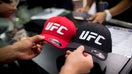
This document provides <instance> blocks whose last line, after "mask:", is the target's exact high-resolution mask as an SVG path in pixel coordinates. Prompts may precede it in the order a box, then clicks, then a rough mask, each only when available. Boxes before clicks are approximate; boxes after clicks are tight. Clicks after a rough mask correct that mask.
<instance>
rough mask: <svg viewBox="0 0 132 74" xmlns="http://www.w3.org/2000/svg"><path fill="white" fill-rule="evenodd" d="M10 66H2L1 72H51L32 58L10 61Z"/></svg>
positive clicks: (26, 73)
mask: <svg viewBox="0 0 132 74" xmlns="http://www.w3.org/2000/svg"><path fill="white" fill-rule="evenodd" d="M7 65H8V66H4V65H1V66H0V74H49V73H48V72H47V71H46V70H44V69H42V68H41V67H40V66H39V65H37V64H36V63H35V62H34V61H32V60H26V61H21V60H19V61H18V65H17V64H16V63H15V62H10V63H8V64H7Z"/></svg>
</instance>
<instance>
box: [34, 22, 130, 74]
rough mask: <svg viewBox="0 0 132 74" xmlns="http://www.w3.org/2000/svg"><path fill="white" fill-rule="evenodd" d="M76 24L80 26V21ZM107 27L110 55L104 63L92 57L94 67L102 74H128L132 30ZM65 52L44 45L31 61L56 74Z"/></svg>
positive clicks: (49, 45)
mask: <svg viewBox="0 0 132 74" xmlns="http://www.w3.org/2000/svg"><path fill="white" fill-rule="evenodd" d="M75 22H76V21H75ZM77 23H79V24H81V23H82V21H81V22H77ZM107 27H108V28H109V30H110V32H111V34H112V40H113V43H112V46H113V47H112V53H109V54H108V57H107V59H106V60H105V61H101V60H99V59H97V58H95V57H94V56H93V59H94V64H95V67H96V68H97V67H98V70H100V72H102V73H103V74H119V73H121V74H128V72H129V71H130V69H131V66H132V60H131V58H130V57H131V55H132V49H131V48H132V46H131V42H132V29H129V30H128V29H126V28H121V27H114V26H113V27H111V26H107ZM117 36H118V37H119V38H118V39H116V38H117ZM126 38H127V39H126ZM121 41H122V42H121ZM117 43H118V44H117ZM123 45H125V46H126V47H124V46H123ZM65 51H66V50H65V49H64V50H60V49H57V48H56V47H54V46H52V45H51V44H45V45H44V46H43V51H42V52H41V54H40V55H39V56H37V57H36V58H34V59H33V60H34V61H35V62H36V63H37V64H38V65H39V66H40V67H42V68H43V69H45V70H46V71H47V72H49V74H58V72H59V69H60V67H61V66H62V65H63V63H64V61H65V59H64V57H63V56H64V54H65ZM96 68H93V69H92V71H96V70H97V69H96ZM97 73H99V72H97ZM97 73H96V74H97ZM102 73H101V74H102Z"/></svg>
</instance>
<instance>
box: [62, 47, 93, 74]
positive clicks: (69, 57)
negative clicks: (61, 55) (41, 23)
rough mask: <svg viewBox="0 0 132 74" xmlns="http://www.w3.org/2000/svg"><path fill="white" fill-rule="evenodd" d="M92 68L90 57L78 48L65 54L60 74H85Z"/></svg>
mask: <svg viewBox="0 0 132 74" xmlns="http://www.w3.org/2000/svg"><path fill="white" fill-rule="evenodd" d="M92 68H93V59H92V56H91V55H90V54H88V53H85V52H84V47H83V46H80V47H78V48H77V49H76V50H74V51H73V52H71V51H67V52H66V61H65V64H64V66H63V67H62V68H61V72H60V74H68V72H70V73H71V74H85V73H89V72H90V69H92Z"/></svg>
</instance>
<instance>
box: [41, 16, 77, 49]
mask: <svg viewBox="0 0 132 74" xmlns="http://www.w3.org/2000/svg"><path fill="white" fill-rule="evenodd" d="M75 34H76V26H75V25H74V23H73V22H72V21H70V20H69V19H68V18H66V17H64V16H55V17H51V18H49V19H48V20H46V22H45V23H44V28H43V30H42V33H41V35H42V36H44V37H45V38H44V40H46V41H47V42H49V43H50V44H52V45H54V46H56V47H57V48H66V46H67V45H68V43H69V42H70V41H71V39H72V37H73V36H74V35H75Z"/></svg>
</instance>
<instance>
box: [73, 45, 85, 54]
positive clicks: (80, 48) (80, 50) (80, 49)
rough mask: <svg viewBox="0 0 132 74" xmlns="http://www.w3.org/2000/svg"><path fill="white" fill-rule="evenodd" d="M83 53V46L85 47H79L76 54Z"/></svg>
mask: <svg viewBox="0 0 132 74" xmlns="http://www.w3.org/2000/svg"><path fill="white" fill-rule="evenodd" d="M83 51H84V46H83V45H81V46H79V47H78V48H77V49H76V50H75V52H78V53H83Z"/></svg>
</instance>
